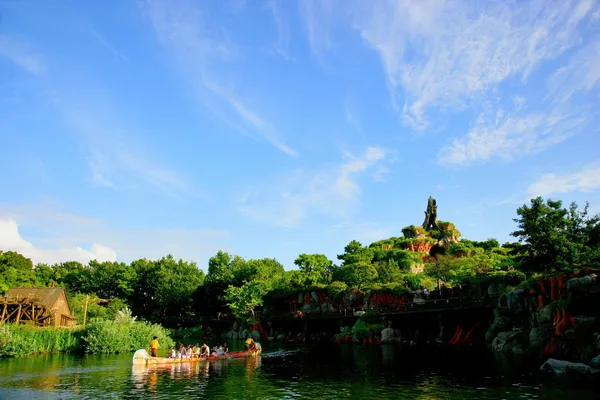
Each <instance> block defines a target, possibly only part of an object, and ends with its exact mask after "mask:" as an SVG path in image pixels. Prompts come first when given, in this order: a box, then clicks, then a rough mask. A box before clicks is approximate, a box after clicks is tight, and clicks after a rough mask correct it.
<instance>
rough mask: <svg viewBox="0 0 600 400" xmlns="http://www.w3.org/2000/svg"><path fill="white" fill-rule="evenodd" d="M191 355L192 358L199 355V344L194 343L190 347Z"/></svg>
mask: <svg viewBox="0 0 600 400" xmlns="http://www.w3.org/2000/svg"><path fill="white" fill-rule="evenodd" d="M192 356H193V357H194V358H198V357H200V345H199V344H198V343H196V344H195V345H194V347H192Z"/></svg>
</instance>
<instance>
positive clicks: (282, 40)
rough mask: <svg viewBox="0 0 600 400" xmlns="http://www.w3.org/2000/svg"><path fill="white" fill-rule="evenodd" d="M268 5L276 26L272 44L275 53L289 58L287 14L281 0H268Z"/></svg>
mask: <svg viewBox="0 0 600 400" xmlns="http://www.w3.org/2000/svg"><path fill="white" fill-rule="evenodd" d="M269 7H270V8H271V13H272V14H273V21H274V22H275V26H276V27H277V41H276V42H275V43H274V44H273V48H274V50H275V52H276V53H277V54H279V55H280V56H281V57H283V58H285V59H286V60H289V59H290V54H289V45H290V35H291V28H290V21H289V16H288V14H286V12H285V10H284V8H283V0H270V1H269Z"/></svg>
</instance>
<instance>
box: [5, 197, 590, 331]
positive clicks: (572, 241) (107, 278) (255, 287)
mask: <svg viewBox="0 0 600 400" xmlns="http://www.w3.org/2000/svg"><path fill="white" fill-rule="evenodd" d="M516 214H517V218H515V220H514V221H515V222H516V224H517V229H516V230H515V231H514V232H513V233H512V235H513V236H514V237H515V238H516V239H517V240H518V242H514V243H504V244H503V245H500V243H499V242H498V241H497V240H496V239H493V238H490V239H486V240H483V241H474V240H467V239H461V240H457V239H456V238H457V237H458V235H459V234H460V233H458V231H457V230H456V229H455V228H454V225H453V224H451V223H449V222H439V223H438V227H437V228H434V229H429V230H426V229H424V228H423V227H415V226H409V227H407V228H405V229H404V230H403V234H404V237H392V238H388V239H383V240H379V241H376V242H373V243H371V244H369V245H368V246H363V244H362V243H360V242H359V241H356V240H352V241H350V242H349V243H348V244H347V245H346V246H345V247H344V252H343V253H342V254H339V255H338V256H337V264H334V262H332V261H331V260H330V259H328V257H327V256H326V255H325V254H320V253H315V254H311V253H301V254H299V255H298V257H297V258H296V259H295V261H294V264H295V266H297V268H298V269H291V270H287V271H286V270H285V268H284V266H283V265H282V264H281V263H280V262H278V261H277V260H276V259H274V258H262V259H244V258H242V257H240V256H238V255H233V254H229V253H226V252H223V251H219V252H217V254H215V255H214V256H213V257H211V258H210V260H209V261H208V268H207V273H206V276H205V273H204V271H202V270H201V269H200V268H198V266H197V265H196V264H195V263H193V262H187V261H184V260H177V259H175V258H174V257H173V256H172V255H167V256H166V257H163V258H161V259H158V260H149V259H145V258H142V259H138V260H135V261H132V262H130V263H125V262H98V261H91V262H89V263H88V264H86V265H84V264H82V263H79V262H75V261H65V262H62V263H57V264H54V265H47V264H38V265H36V266H34V265H33V263H32V261H31V260H30V259H28V258H26V257H24V256H22V255H21V254H19V253H16V252H14V251H1V250H0V292H4V291H6V290H7V289H8V288H11V287H15V286H33V285H42V286H48V285H52V284H56V285H59V286H64V287H66V288H67V290H68V291H69V293H70V294H71V295H72V299H73V304H74V305H75V308H76V313H79V312H81V310H79V308H81V307H82V304H83V303H82V299H84V298H86V296H90V298H91V299H95V300H93V301H92V303H91V305H90V308H89V311H90V313H91V314H93V315H94V316H99V317H107V316H109V317H110V316H112V315H114V314H115V312H116V311H118V308H122V307H124V306H128V307H129V308H130V309H131V310H132V311H133V313H134V315H136V316H137V317H139V318H141V319H145V320H149V321H152V322H161V323H163V324H166V325H171V326H176V325H177V324H179V323H181V321H184V320H188V319H190V320H193V318H194V317H197V316H199V315H211V314H212V315H214V314H216V313H217V312H223V311H225V312H227V311H226V310H230V311H231V313H232V314H234V315H235V316H237V317H240V318H247V317H252V316H253V315H254V311H255V309H257V308H259V307H261V306H262V305H263V302H264V300H265V298H266V297H267V295H268V294H269V293H280V292H288V293H291V292H294V291H309V290H313V289H314V288H321V289H327V290H328V291H329V293H330V294H331V295H333V296H334V297H340V296H342V295H343V294H344V293H351V292H353V291H357V290H358V291H363V292H365V291H371V290H381V289H385V288H387V289H390V290H391V289H392V288H393V289H394V290H402V291H410V290H419V289H422V288H423V287H427V288H429V289H433V288H434V287H435V286H437V284H438V282H444V283H445V284H446V285H447V286H457V285H462V284H464V283H466V282H475V281H480V280H484V279H489V278H490V277H493V276H496V277H501V276H508V275H510V276H522V275H523V274H522V273H521V272H519V271H524V272H527V273H534V272H547V273H555V272H565V271H571V270H573V269H577V268H581V267H585V266H593V265H597V264H598V260H599V259H600V223H599V222H600V217H599V216H598V215H590V213H589V206H588V204H586V205H585V206H584V207H583V209H580V208H579V207H578V205H577V204H576V203H572V204H571V205H570V206H569V207H568V208H565V207H563V205H562V202H561V201H554V200H550V199H548V200H544V199H542V198H541V197H537V198H534V199H531V201H530V203H529V204H525V205H523V206H521V207H519V208H518V209H517V211H516ZM450 237H453V239H452V240H451V241H448V238H450ZM442 244H443V245H442ZM432 246H433V247H432ZM429 248H431V251H430V252H426V251H429V250H427V249H429ZM519 274H520V275H519ZM387 289H386V290H387ZM103 300H111V302H110V304H112V306H109V307H108V308H107V307H103V306H101V305H100V304H105V303H106V302H105V301H103ZM111 307H112V308H111Z"/></svg>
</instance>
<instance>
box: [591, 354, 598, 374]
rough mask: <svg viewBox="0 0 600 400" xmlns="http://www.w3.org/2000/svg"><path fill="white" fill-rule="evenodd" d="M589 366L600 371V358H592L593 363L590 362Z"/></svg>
mask: <svg viewBox="0 0 600 400" xmlns="http://www.w3.org/2000/svg"><path fill="white" fill-rule="evenodd" d="M589 366H590V367H592V368H593V369H597V370H599V371H600V356H596V357H594V358H592V361H590V363H589Z"/></svg>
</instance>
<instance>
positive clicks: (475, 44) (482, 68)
mask: <svg viewBox="0 0 600 400" xmlns="http://www.w3.org/2000/svg"><path fill="white" fill-rule="evenodd" d="M594 7H595V5H594V2H593V1H590V0H582V1H566V0H565V1H552V2H548V1H545V0H539V1H528V2H516V3H510V4H509V3H505V2H484V3H477V2H453V1H437V0H430V1H418V2H415V1H410V0H406V1H388V2H377V3H375V4H371V3H369V5H368V6H367V5H366V4H364V6H363V7H359V8H358V9H359V12H357V13H356V14H355V16H354V23H355V26H356V27H357V29H359V30H360V33H361V35H362V37H363V38H364V39H365V40H366V41H367V43H368V44H369V45H370V46H371V47H372V48H373V49H374V50H375V51H377V52H378V54H379V56H380V57H381V60H382V63H383V65H384V69H385V73H386V76H387V81H388V85H389V87H390V91H391V94H392V98H393V100H394V104H395V105H396V106H397V108H398V109H399V110H400V109H402V112H403V117H404V118H405V119H406V121H408V122H410V123H411V124H413V126H415V127H426V126H427V123H428V121H427V117H426V112H427V109H428V108H429V107H432V106H441V105H443V106H445V107H447V106H448V105H453V106H457V107H462V106H465V105H468V104H470V103H471V102H472V101H473V100H476V99H477V97H478V96H479V95H481V94H484V93H486V92H487V91H489V90H491V89H492V88H494V87H496V86H497V85H498V84H500V83H501V82H503V81H505V80H506V79H508V78H510V77H515V76H517V77H521V78H522V79H523V80H526V79H527V78H528V76H529V75H530V74H531V73H532V71H534V70H535V69H536V68H537V67H538V66H539V64H540V63H541V62H543V61H546V60H550V59H553V58H556V57H557V56H559V55H560V54H562V53H564V52H565V51H566V50H568V49H570V48H571V47H573V46H574V45H576V44H578V43H579V42H580V40H581V36H580V35H581V33H580V32H579V30H578V29H577V28H578V26H579V24H580V22H581V21H582V20H583V19H584V18H585V17H586V16H587V15H589V14H591V11H592V10H593V9H594ZM401 95H404V99H405V101H404V105H403V106H402V107H400V104H399V103H400V102H399V98H400V96H401Z"/></svg>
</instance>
